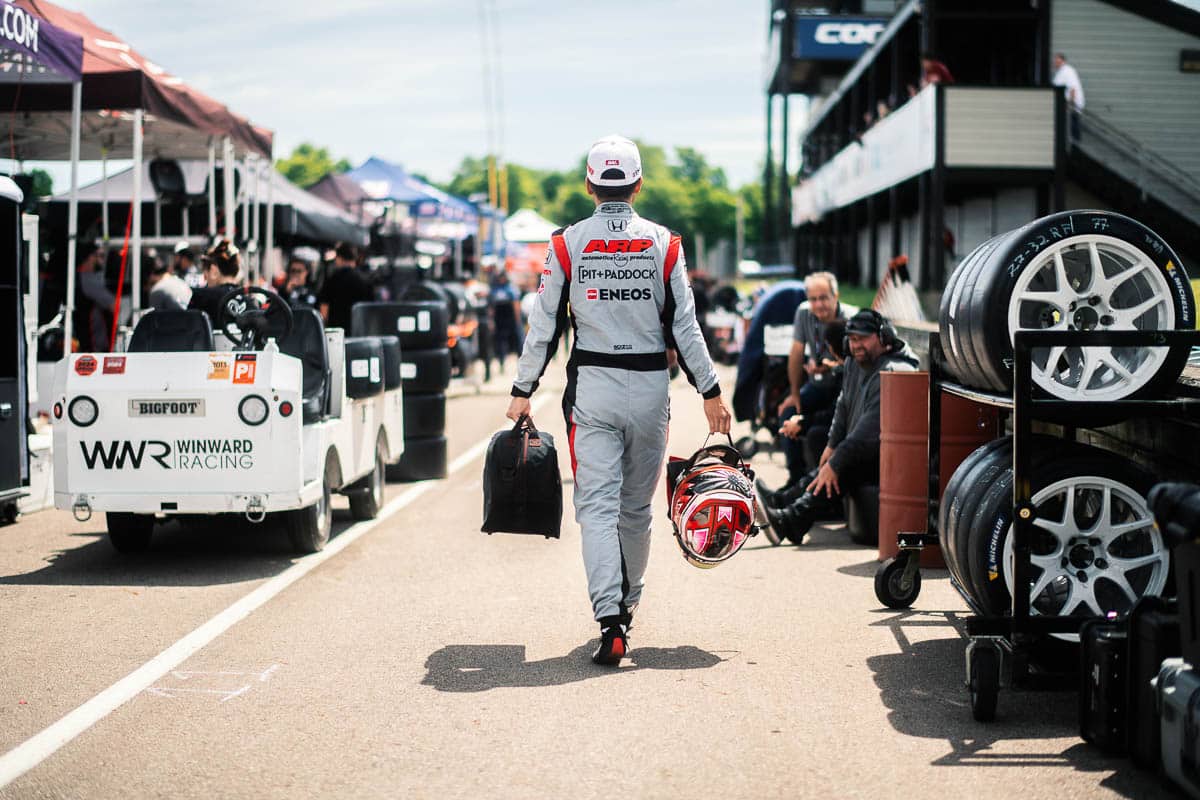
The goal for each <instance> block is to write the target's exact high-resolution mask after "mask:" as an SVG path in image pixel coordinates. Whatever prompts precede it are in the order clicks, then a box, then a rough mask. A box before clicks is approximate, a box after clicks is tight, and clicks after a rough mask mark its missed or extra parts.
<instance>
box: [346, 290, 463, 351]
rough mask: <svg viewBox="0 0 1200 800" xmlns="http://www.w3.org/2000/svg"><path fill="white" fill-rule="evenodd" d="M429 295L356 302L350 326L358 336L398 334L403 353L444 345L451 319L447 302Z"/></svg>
mask: <svg viewBox="0 0 1200 800" xmlns="http://www.w3.org/2000/svg"><path fill="white" fill-rule="evenodd" d="M410 288H411V287H410ZM426 297H428V299H408V298H407V297H406V298H405V299H403V300H400V301H399V302H395V303H356V304H355V306H354V308H353V310H352V311H351V314H352V322H351V329H352V330H353V331H354V333H355V335H356V336H396V337H399V339H400V349H401V350H403V351H404V352H408V351H409V350H428V349H430V348H436V347H445V346H446V326H447V325H448V324H449V320H450V312H449V310H448V309H447V307H446V301H445V300H444V299H443V298H442V297H440V296H434V295H432V294H426Z"/></svg>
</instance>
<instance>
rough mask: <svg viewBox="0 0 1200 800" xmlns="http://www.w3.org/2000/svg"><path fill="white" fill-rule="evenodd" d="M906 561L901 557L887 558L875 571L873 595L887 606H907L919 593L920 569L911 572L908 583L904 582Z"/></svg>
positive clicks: (913, 601) (914, 600)
mask: <svg viewBox="0 0 1200 800" xmlns="http://www.w3.org/2000/svg"><path fill="white" fill-rule="evenodd" d="M907 563H908V562H907V561H906V560H905V559H902V558H889V559H888V560H887V561H885V562H883V563H882V564H880V565H879V569H878V570H876V571H875V597H876V598H878V599H879V602H881V603H883V604H884V605H885V606H887V607H888V608H909V607H911V606H912V604H913V603H915V602H917V595H919V594H921V571H920V570H917V571H916V572H914V573H913V576H912V580H911V581H908V585H907V586H905V585H904V583H905V581H904V567H905V565H906V564H907Z"/></svg>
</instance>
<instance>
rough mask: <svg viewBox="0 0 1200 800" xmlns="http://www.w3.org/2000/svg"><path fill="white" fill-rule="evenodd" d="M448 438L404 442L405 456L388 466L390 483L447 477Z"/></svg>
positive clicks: (435, 437)
mask: <svg viewBox="0 0 1200 800" xmlns="http://www.w3.org/2000/svg"><path fill="white" fill-rule="evenodd" d="M446 472H447V457H446V437H445V436H429V437H425V438H421V439H408V438H406V439H405V440H404V454H403V455H402V456H400V460H399V461H397V462H396V463H395V464H392V465H390V466H388V468H387V479H388V480H389V481H393V482H395V481H428V480H434V479H437V478H444V477H446Z"/></svg>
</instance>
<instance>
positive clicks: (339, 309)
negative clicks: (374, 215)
mask: <svg viewBox="0 0 1200 800" xmlns="http://www.w3.org/2000/svg"><path fill="white" fill-rule="evenodd" d="M374 299H375V292H374V290H372V289H371V285H370V284H369V283H367V280H366V279H365V278H364V277H363V276H362V274H361V273H359V271H358V250H357V248H355V247H354V245H351V244H346V243H344V242H343V243H342V244H339V245H338V246H337V249H336V250H335V251H334V259H333V267H332V269H330V271H329V274H328V275H327V276H325V283H324V284H323V285H322V286H321V292H320V294H318V295H317V308H319V309H320V311H321V317H322V318H323V319H324V320H325V326H326V327H328V328H341V329H343V330H347V331H348V330H350V309H351V308H353V307H354V304H355V303H367V302H370V301H371V300H374Z"/></svg>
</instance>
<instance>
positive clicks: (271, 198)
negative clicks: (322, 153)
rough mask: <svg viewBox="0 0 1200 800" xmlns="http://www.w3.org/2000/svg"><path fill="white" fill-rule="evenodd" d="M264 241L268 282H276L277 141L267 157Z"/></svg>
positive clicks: (272, 145) (273, 143)
mask: <svg viewBox="0 0 1200 800" xmlns="http://www.w3.org/2000/svg"><path fill="white" fill-rule="evenodd" d="M265 238H266V241H265V242H263V257H264V258H265V259H266V264H267V270H268V271H269V273H270V274H268V275H267V284H268V285H270V284H273V283H274V282H275V142H271V152H270V154H269V155H268V157H267V235H266V237H265Z"/></svg>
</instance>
